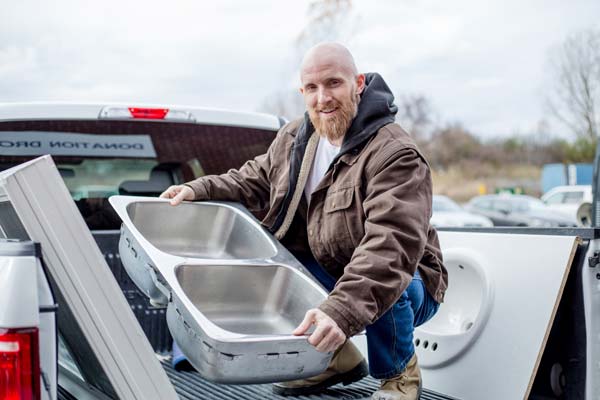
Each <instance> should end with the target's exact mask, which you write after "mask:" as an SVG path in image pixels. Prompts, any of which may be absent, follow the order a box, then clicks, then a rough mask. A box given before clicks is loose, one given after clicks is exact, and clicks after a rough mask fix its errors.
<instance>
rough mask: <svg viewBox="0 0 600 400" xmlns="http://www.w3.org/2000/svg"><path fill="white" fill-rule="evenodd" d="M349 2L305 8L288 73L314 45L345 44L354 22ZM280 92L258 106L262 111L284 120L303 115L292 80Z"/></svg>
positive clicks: (318, 1) (319, 2)
mask: <svg viewBox="0 0 600 400" xmlns="http://www.w3.org/2000/svg"><path fill="white" fill-rule="evenodd" d="M351 11H352V0H315V1H312V2H311V3H310V4H309V5H308V10H307V18H308V22H307V24H306V26H305V27H304V29H302V31H301V32H300V34H299V35H298V37H297V38H296V40H295V42H294V51H293V56H292V57H291V59H290V64H291V68H288V69H289V70H290V71H291V73H292V74H299V66H300V63H301V61H302V57H303V56H304V53H305V52H306V51H307V50H308V49H309V48H310V47H312V46H314V45H315V44H317V43H320V42H324V41H338V42H348V40H349V39H350V37H351V36H352V34H353V32H354V28H355V25H356V19H355V18H354V17H353V16H352V13H351ZM285 80H286V81H287V82H288V83H287V84H285V86H284V89H281V90H278V91H277V92H275V93H272V94H271V95H269V97H268V98H267V99H265V100H264V101H263V102H262V104H261V105H260V107H259V110H260V111H265V112H269V113H273V114H277V115H281V116H283V117H285V118H287V119H293V118H296V117H298V116H300V115H302V114H303V113H304V102H303V100H302V96H301V95H300V93H299V92H298V89H297V88H293V87H290V85H289V82H292V81H293V80H292V79H285Z"/></svg>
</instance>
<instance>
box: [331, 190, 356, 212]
mask: <svg viewBox="0 0 600 400" xmlns="http://www.w3.org/2000/svg"><path fill="white" fill-rule="evenodd" d="M353 197H354V188H347V189H343V190H340V191H337V192H334V193H331V194H329V195H328V196H327V197H326V198H325V214H330V213H333V212H335V211H340V210H345V209H347V208H348V207H350V205H351V204H352V198H353Z"/></svg>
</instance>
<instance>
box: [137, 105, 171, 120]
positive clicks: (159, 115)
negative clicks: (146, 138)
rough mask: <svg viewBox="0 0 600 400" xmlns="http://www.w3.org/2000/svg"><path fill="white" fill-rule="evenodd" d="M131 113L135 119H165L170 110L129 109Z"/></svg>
mask: <svg viewBox="0 0 600 400" xmlns="http://www.w3.org/2000/svg"><path fill="white" fill-rule="evenodd" d="M129 112H130V113H131V116H132V117H133V118H143V119H165V117H166V116H167V113H168V112H169V109H168V108H136V107H129Z"/></svg>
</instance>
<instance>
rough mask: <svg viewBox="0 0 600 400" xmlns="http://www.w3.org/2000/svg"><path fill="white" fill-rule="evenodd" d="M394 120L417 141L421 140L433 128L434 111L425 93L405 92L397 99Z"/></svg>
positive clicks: (428, 134)
mask: <svg viewBox="0 0 600 400" xmlns="http://www.w3.org/2000/svg"><path fill="white" fill-rule="evenodd" d="M396 120H397V121H398V123H399V124H400V125H402V127H403V128H404V129H406V131H407V132H409V133H410V134H411V135H412V137H413V138H415V140H416V141H417V142H422V141H425V140H427V139H428V138H429V136H430V132H431V131H432V130H433V129H434V122H435V111H434V109H433V106H432V105H431V101H429V98H427V97H426V96H425V95H423V94H407V95H403V96H401V97H400V99H399V101H398V114H396Z"/></svg>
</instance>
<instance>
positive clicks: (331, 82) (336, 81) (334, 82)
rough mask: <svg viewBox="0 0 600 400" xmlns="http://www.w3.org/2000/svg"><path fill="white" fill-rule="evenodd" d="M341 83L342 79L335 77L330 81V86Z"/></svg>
mask: <svg viewBox="0 0 600 400" xmlns="http://www.w3.org/2000/svg"><path fill="white" fill-rule="evenodd" d="M339 84H340V81H338V80H337V79H333V80H331V81H329V85H330V86H337V85H339Z"/></svg>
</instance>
